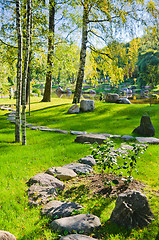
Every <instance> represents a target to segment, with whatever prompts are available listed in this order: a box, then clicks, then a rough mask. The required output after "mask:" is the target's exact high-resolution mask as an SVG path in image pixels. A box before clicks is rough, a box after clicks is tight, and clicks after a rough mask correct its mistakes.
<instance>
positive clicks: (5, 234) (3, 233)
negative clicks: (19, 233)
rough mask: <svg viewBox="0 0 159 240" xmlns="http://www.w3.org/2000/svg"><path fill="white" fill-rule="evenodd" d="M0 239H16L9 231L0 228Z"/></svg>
mask: <svg viewBox="0 0 159 240" xmlns="http://www.w3.org/2000/svg"><path fill="white" fill-rule="evenodd" d="M0 240H16V238H15V236H14V235H13V234H11V233H10V232H7V231H2V230H0Z"/></svg>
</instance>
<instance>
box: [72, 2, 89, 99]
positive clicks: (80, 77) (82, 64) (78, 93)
mask: <svg viewBox="0 0 159 240" xmlns="http://www.w3.org/2000/svg"><path fill="white" fill-rule="evenodd" d="M88 16H89V12H88V5H87V1H84V4H83V26H82V45H81V51H80V66H79V70H78V75H77V82H76V88H75V93H74V98H73V103H79V102H80V97H81V93H82V83H83V79H84V69H85V62H86V48H87V37H88Z"/></svg>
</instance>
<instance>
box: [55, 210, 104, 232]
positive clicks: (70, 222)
mask: <svg viewBox="0 0 159 240" xmlns="http://www.w3.org/2000/svg"><path fill="white" fill-rule="evenodd" d="M100 226H101V223H100V220H99V218H98V217H97V216H95V215H92V214H79V215H75V216H71V217H65V218H61V219H57V220H54V221H53V222H52V223H51V225H50V227H51V228H52V229H54V230H58V231H60V232H64V231H65V230H66V231H68V232H69V233H73V232H74V231H76V232H77V233H79V232H80V231H83V232H84V234H90V233H91V232H92V231H93V230H94V229H95V228H98V227H100Z"/></svg>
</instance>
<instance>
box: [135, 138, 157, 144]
mask: <svg viewBox="0 0 159 240" xmlns="http://www.w3.org/2000/svg"><path fill="white" fill-rule="evenodd" d="M136 140H137V141H138V142H139V143H148V144H154V145H158V144H159V139H158V138H154V137H136Z"/></svg>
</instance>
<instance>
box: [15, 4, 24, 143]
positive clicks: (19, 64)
mask: <svg viewBox="0 0 159 240" xmlns="http://www.w3.org/2000/svg"><path fill="white" fill-rule="evenodd" d="M16 29H17V38H18V61H17V88H16V120H15V142H21V88H22V48H23V47H22V31H21V3H20V0H16Z"/></svg>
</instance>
